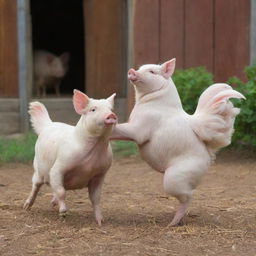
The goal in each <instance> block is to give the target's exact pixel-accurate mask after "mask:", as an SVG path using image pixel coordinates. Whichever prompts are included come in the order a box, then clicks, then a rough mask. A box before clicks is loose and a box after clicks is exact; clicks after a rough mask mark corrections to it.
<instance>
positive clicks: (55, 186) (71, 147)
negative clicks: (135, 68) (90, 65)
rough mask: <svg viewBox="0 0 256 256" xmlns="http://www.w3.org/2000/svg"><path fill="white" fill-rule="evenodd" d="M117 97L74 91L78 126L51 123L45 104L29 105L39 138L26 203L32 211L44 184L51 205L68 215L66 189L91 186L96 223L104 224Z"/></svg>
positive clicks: (91, 198)
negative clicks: (104, 186)
mask: <svg viewBox="0 0 256 256" xmlns="http://www.w3.org/2000/svg"><path fill="white" fill-rule="evenodd" d="M114 97H115V94H113V95H112V96H110V97H109V98H107V99H101V100H95V99H90V98H88V97H87V96H86V95H85V94H83V93H82V92H80V91H78V90H74V96H73V103H74V107H75V110H76V112H77V113H78V114H80V115H81V118H80V120H79V122H78V123H77V125H76V126H71V125H67V124H64V123H58V122H52V121H51V119H50V118H49V115H48V112H47V110H46V108H45V107H44V105H43V104H41V103H39V102H32V103H30V110H29V113H30V115H31V123H32V126H33V128H34V130H35V131H36V133H37V134H38V135H39V136H38V140H37V142H36V145H35V158H34V175H33V179H32V191H31V194H30V195H29V197H28V199H27V200H26V202H25V204H24V209H29V208H30V207H31V206H32V205H33V203H34V201H35V198H36V196H37V193H38V191H39V189H40V187H41V185H42V184H44V183H46V184H49V185H50V186H51V188H52V190H53V194H54V198H53V200H52V204H53V205H55V204H59V212H60V213H64V212H66V210H67V208H66V205H65V201H64V199H65V190H70V189H72V190H73V189H81V188H84V187H88V191H89V197H90V200H91V202H92V205H93V209H94V214H95V218H96V221H97V222H98V224H99V225H101V221H102V214H101V209H100V205H99V203H100V194H101V187H102V184H103V181H104V177H105V174H106V172H107V170H108V169H109V168H110V165H111V162H112V150H111V147H110V144H109V139H108V138H109V135H110V134H111V132H112V129H113V126H114V125H115V124H116V122H117V117H116V115H115V114H114V113H113V112H112V110H111V109H113V105H114Z"/></svg>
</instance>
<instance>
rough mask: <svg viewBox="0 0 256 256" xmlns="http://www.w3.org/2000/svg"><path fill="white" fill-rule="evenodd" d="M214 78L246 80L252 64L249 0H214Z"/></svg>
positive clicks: (219, 79) (221, 80)
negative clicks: (247, 67)
mask: <svg viewBox="0 0 256 256" xmlns="http://www.w3.org/2000/svg"><path fill="white" fill-rule="evenodd" d="M215 4H216V5H215V62H214V70H215V80H216V81H217V82H225V81H227V79H228V78H229V77H230V76H234V75H235V76H238V77H240V78H242V79H245V74H244V73H243V70H244V67H245V66H246V65H248V64H249V49H250V47H249V27H250V25H249V24H250V1H249V0H225V1H223V0H215Z"/></svg>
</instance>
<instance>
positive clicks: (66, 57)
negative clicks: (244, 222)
mask: <svg viewBox="0 0 256 256" xmlns="http://www.w3.org/2000/svg"><path fill="white" fill-rule="evenodd" d="M60 59H61V61H62V62H63V63H68V62H69V59H70V54H69V53H68V52H64V53H62V54H61V55H60Z"/></svg>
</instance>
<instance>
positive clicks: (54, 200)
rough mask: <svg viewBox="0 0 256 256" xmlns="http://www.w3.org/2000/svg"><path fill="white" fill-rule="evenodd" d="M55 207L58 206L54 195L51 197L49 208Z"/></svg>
mask: <svg viewBox="0 0 256 256" xmlns="http://www.w3.org/2000/svg"><path fill="white" fill-rule="evenodd" d="M57 205H58V198H57V197H56V196H55V195H53V197H52V200H51V206H52V207H55V206H57Z"/></svg>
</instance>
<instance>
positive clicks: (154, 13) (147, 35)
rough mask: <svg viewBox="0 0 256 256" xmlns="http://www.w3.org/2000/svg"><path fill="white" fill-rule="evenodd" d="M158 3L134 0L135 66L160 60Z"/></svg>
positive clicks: (151, 0)
mask: <svg viewBox="0 0 256 256" xmlns="http://www.w3.org/2000/svg"><path fill="white" fill-rule="evenodd" d="M159 3H160V1H159V0H139V1H138V0H137V1H136V4H135V17H134V64H135V68H136V67H138V66H140V65H143V64H148V63H158V62H159V61H160V58H159V57H160V56H159V50H160V45H159V33H160V31H159V8H160V4H159Z"/></svg>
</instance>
